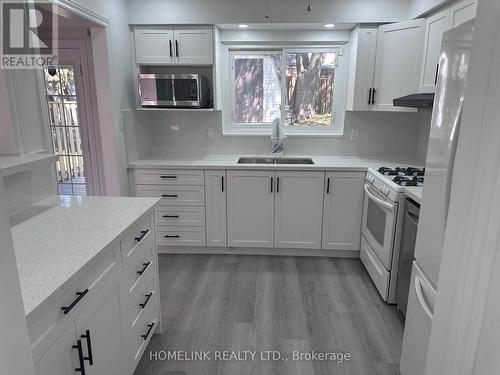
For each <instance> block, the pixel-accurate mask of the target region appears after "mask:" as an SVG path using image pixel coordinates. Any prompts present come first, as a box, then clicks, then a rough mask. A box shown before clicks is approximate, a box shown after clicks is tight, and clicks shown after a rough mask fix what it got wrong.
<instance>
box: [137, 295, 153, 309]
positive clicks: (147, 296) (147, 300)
mask: <svg viewBox="0 0 500 375" xmlns="http://www.w3.org/2000/svg"><path fill="white" fill-rule="evenodd" d="M152 296H153V292H151V293H148V294H146V300H145V301H144V303H141V304H139V306H140V307H142V308H143V309H144V308H145V307H146V305H147V304H148V302H149V300H150V299H151V297H152Z"/></svg>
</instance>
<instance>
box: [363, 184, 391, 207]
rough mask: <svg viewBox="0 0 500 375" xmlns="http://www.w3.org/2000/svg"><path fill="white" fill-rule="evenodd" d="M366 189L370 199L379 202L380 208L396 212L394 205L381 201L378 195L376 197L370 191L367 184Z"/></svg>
mask: <svg viewBox="0 0 500 375" xmlns="http://www.w3.org/2000/svg"><path fill="white" fill-rule="evenodd" d="M363 187H364V189H365V193H366V194H367V195H368V197H369V198H370V199H373V200H374V201H375V202H377V204H379V205H380V206H382V207H383V208H385V209H386V210H388V211H394V209H395V208H396V207H395V206H394V205H393V204H390V203H388V202H386V201H384V200H382V199H380V198H379V197H377V196H376V195H374V194H373V193H372V192H371V191H370V188H369V187H368V186H367V185H366V184H365V185H364V186H363Z"/></svg>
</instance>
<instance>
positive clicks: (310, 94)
mask: <svg viewBox="0 0 500 375" xmlns="http://www.w3.org/2000/svg"><path fill="white" fill-rule="evenodd" d="M227 53H228V60H229V66H230V69H231V74H230V75H229V77H230V78H229V79H228V80H227V84H226V90H225V91H226V98H225V102H224V103H225V104H224V106H228V107H229V108H230V111H226V112H229V113H228V115H227V116H226V118H225V120H224V121H225V123H224V134H253V135H268V134H270V132H271V123H272V122H273V120H274V119H276V118H279V119H281V122H282V125H283V127H284V129H285V132H286V133H287V135H294V134H296V135H321V134H323V135H333V136H335V135H337V136H339V135H342V132H343V112H344V102H343V101H344V96H345V95H344V93H343V92H342V91H345V84H346V74H345V72H344V70H345V69H343V67H342V66H341V65H340V64H339V60H340V57H341V55H342V53H341V48H340V47H336V48H277V49H272V50H258V49H257V48H250V47H244V48H233V49H230V48H227Z"/></svg>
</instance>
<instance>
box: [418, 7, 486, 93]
mask: <svg viewBox="0 0 500 375" xmlns="http://www.w3.org/2000/svg"><path fill="white" fill-rule="evenodd" d="M475 16H476V2H475V1H474V0H465V1H461V2H459V3H456V4H454V5H452V6H451V7H448V8H445V9H443V10H441V11H439V12H438V13H435V14H433V15H431V16H430V17H429V18H427V25H426V30H425V43H424V53H423V60H422V72H421V78H420V92H434V91H436V82H437V75H438V70H439V65H438V64H439V55H440V54H441V41H442V39H443V33H444V32H445V31H447V30H449V29H451V28H453V27H455V26H458V25H460V24H462V23H464V22H466V21H468V20H470V19H472V18H474V17H475Z"/></svg>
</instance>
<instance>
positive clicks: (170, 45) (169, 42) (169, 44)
mask: <svg viewBox="0 0 500 375" xmlns="http://www.w3.org/2000/svg"><path fill="white" fill-rule="evenodd" d="M168 47H169V49H170V57H172V41H171V40H169V41H168Z"/></svg>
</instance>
